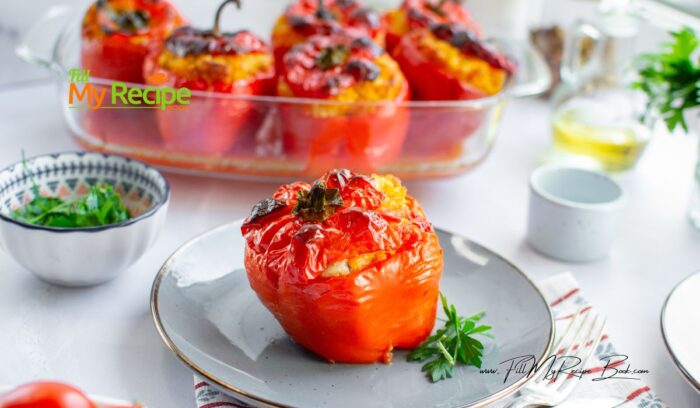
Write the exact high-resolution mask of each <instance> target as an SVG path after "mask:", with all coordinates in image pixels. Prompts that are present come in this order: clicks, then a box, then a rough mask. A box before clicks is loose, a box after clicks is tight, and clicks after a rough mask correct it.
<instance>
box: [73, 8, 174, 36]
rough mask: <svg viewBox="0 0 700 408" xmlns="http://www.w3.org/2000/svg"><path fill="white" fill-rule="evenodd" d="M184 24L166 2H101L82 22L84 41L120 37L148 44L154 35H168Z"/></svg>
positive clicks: (89, 10) (89, 11)
mask: <svg viewBox="0 0 700 408" xmlns="http://www.w3.org/2000/svg"><path fill="white" fill-rule="evenodd" d="M180 24H182V18H181V17H180V15H179V14H178V12H177V11H176V10H175V8H174V7H173V6H172V5H171V4H170V3H169V2H168V1H165V0H98V1H97V2H95V3H94V4H93V5H92V6H90V8H89V9H88V11H87V13H86V14H85V17H84V19H83V25H82V35H83V38H88V39H95V38H104V37H107V36H110V35H114V34H119V35H123V36H130V37H134V38H133V39H134V42H136V43H147V42H148V40H149V38H150V37H152V36H158V35H160V36H166V35H168V34H169V33H170V32H171V31H172V30H173V29H175V28H176V27H177V26H179V25H180Z"/></svg>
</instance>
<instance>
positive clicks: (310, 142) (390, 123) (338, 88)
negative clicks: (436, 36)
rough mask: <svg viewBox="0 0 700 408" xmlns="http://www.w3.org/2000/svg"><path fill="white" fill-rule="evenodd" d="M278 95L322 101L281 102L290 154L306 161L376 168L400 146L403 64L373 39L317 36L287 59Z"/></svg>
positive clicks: (314, 166) (315, 165) (311, 166)
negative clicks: (396, 60) (401, 66)
mask: <svg viewBox="0 0 700 408" xmlns="http://www.w3.org/2000/svg"><path fill="white" fill-rule="evenodd" d="M278 94H279V95H280V96H287V97H297V98H313V99H318V100H319V103H318V104H309V103H299V104H295V103H285V104H284V105H282V106H281V108H280V113H281V117H282V121H283V127H284V130H283V139H284V149H285V152H286V153H287V154H288V155H290V156H292V157H294V158H296V159H298V160H303V161H304V162H305V163H306V164H307V169H306V170H307V174H309V175H311V176H318V175H319V174H321V173H322V172H323V171H325V170H327V169H328V168H333V167H336V166H343V167H348V168H351V169H353V170H358V171H366V172H369V171H375V170H376V169H377V167H378V166H380V165H382V164H385V163H388V162H390V161H391V160H393V159H394V158H396V157H397V156H398V154H399V153H400V151H401V146H402V144H403V141H404V138H405V136H406V129H407V126H408V120H409V118H408V115H409V113H408V109H407V107H406V106H405V104H403V102H404V101H406V100H407V99H408V96H409V88H408V83H407V81H406V79H405V78H404V76H403V74H402V73H401V70H400V69H399V66H398V64H396V62H395V61H394V60H393V59H392V58H391V57H390V56H389V55H388V54H387V53H385V52H384V50H382V48H381V47H379V46H378V45H377V44H375V43H374V42H372V40H370V39H369V38H368V37H352V36H349V35H346V34H336V35H332V36H315V37H311V38H310V39H309V40H308V41H307V42H305V43H303V44H299V45H297V46H295V47H294V48H293V49H292V50H290V51H289V52H288V53H287V55H285V57H284V71H283V73H282V75H281V76H280V78H279V83H278Z"/></svg>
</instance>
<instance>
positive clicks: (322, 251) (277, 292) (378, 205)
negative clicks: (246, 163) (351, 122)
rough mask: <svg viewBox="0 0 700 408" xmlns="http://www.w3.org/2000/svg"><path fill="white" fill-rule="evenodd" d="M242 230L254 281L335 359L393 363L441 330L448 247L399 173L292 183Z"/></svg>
mask: <svg viewBox="0 0 700 408" xmlns="http://www.w3.org/2000/svg"><path fill="white" fill-rule="evenodd" d="M241 230H242V233H243V236H244V237H245V239H246V248H245V267H246V271H247V274H248V279H249V281H250V285H251V287H252V288H253V290H254V291H255V292H256V293H257V295H258V297H259V298H260V300H261V301H262V303H263V304H264V305H265V306H266V307H267V308H268V309H269V310H270V311H271V312H272V313H273V314H274V316H275V317H276V318H277V320H278V321H279V322H280V324H281V325H282V327H283V328H284V330H285V331H286V332H287V334H289V336H290V337H292V339H294V340H295V341H296V342H297V343H298V344H300V345H302V346H304V347H306V348H307V349H309V350H311V351H313V352H314V353H316V354H318V355H319V356H321V357H323V358H324V359H326V360H327V361H329V362H343V363H374V362H377V361H381V362H385V363H388V362H390V361H391V355H392V350H393V349H394V348H401V349H411V348H414V347H416V346H417V345H418V344H420V342H421V341H422V340H423V339H425V338H426V337H427V336H428V335H429V334H430V332H431V331H432V328H433V325H434V322H435V313H436V305H437V297H438V291H439V288H438V285H439V280H440V275H441V273H442V267H443V260H442V249H441V248H440V245H439V242H438V238H437V235H436V234H435V231H434V230H433V227H432V226H431V224H430V222H429V221H428V220H427V219H426V218H425V214H424V213H423V210H422V209H421V207H420V205H419V204H418V203H417V202H416V201H415V199H414V198H413V197H411V196H410V195H408V194H407V192H406V188H405V187H403V186H402V185H401V182H400V181H399V180H398V179H397V178H395V177H393V176H378V175H372V176H363V175H357V174H354V173H352V172H350V171H348V170H334V171H331V172H329V173H327V174H325V175H324V176H323V177H321V178H320V179H318V180H317V181H315V182H314V183H313V184H311V185H309V184H307V183H303V182H298V183H292V184H289V185H285V186H282V187H280V188H279V189H278V190H277V191H276V192H275V193H274V194H273V195H272V197H270V198H267V199H265V200H262V201H261V202H259V203H258V204H256V205H255V207H254V208H253V210H252V213H251V215H250V216H249V217H248V218H247V219H246V220H245V221H244V222H243V225H242V228H241Z"/></svg>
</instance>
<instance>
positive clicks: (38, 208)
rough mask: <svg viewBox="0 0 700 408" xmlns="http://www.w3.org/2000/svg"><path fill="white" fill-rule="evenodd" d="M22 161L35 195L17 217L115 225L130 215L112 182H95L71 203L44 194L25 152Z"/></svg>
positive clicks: (68, 224) (67, 224)
mask: <svg viewBox="0 0 700 408" xmlns="http://www.w3.org/2000/svg"><path fill="white" fill-rule="evenodd" d="M22 160H23V165H24V172H25V174H27V175H29V179H30V180H31V182H32V192H33V193H34V198H33V199H32V200H31V201H30V202H29V203H27V204H26V205H24V206H23V207H20V208H18V209H17V210H15V211H13V213H12V216H13V217H14V218H15V219H17V220H19V221H23V222H26V223H28V224H35V225H43V226H47V227H57V228H82V227H97V226H102V225H109V224H116V223H118V222H122V221H126V220H128V219H130V218H131V214H130V213H129V210H127V208H126V207H125V206H124V203H123V202H122V199H121V197H120V196H119V194H117V192H116V191H114V189H113V188H112V186H110V185H105V184H101V183H100V184H96V185H94V186H92V187H90V190H89V191H88V193H87V194H85V195H84V196H83V197H81V198H80V199H78V200H75V201H70V202H68V201H64V200H62V199H61V198H59V197H42V196H41V195H40V194H39V186H38V185H37V184H36V182H35V181H34V177H33V175H32V173H31V172H30V171H29V169H28V167H27V161H26V159H25V158H24V154H22Z"/></svg>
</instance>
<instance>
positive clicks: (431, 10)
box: [383, 0, 481, 53]
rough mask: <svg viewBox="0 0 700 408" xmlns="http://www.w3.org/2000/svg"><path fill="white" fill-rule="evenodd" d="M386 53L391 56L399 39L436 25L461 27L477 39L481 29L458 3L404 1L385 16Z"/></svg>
mask: <svg viewBox="0 0 700 408" xmlns="http://www.w3.org/2000/svg"><path fill="white" fill-rule="evenodd" d="M383 19H384V22H385V27H386V49H387V50H388V51H389V52H390V53H391V52H392V51H393V50H394V48H395V47H396V46H397V45H398V43H399V41H400V40H401V37H403V36H404V35H405V34H408V33H409V32H411V31H416V30H421V29H424V28H428V27H430V26H432V25H436V24H460V25H462V26H463V27H465V28H466V29H468V30H469V31H471V32H472V33H474V34H476V35H480V34H481V28H479V25H478V24H477V23H476V21H474V19H473V18H472V16H471V15H470V14H469V12H468V11H467V9H465V8H464V6H462V2H461V1H459V0H404V1H403V2H402V3H401V6H400V7H398V8H396V9H393V10H389V11H388V12H387V13H386V14H384V17H383Z"/></svg>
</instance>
